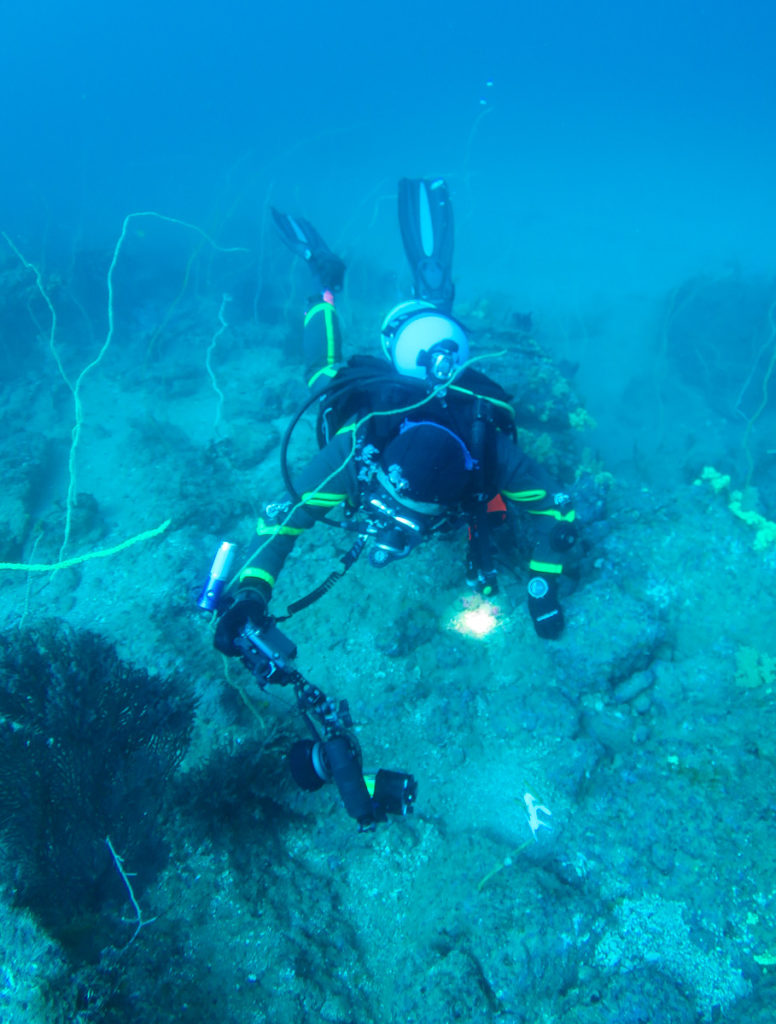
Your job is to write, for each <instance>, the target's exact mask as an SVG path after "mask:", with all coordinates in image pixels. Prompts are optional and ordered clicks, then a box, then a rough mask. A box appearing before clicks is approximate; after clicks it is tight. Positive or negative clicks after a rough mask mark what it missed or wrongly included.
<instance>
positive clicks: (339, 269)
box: [272, 207, 345, 388]
mask: <svg viewBox="0 0 776 1024" xmlns="http://www.w3.org/2000/svg"><path fill="white" fill-rule="evenodd" d="M272 216H273V218H274V221H275V225H276V227H277V229H278V232H279V233H280V237H281V239H282V240H283V242H285V244H286V245H287V246H288V248H289V249H290V250H291V252H293V253H294V255H295V256H299V257H301V258H302V259H303V260H304V261H305V262H306V263H307V265H308V266H309V268H310V270H311V271H312V274H313V278H314V281H315V287H316V291H317V292H318V294H317V295H316V296H315V297H314V298H312V299H311V300H310V303H309V306H308V309H307V312H306V313H305V317H304V365H305V379H306V380H307V384H308V387H311V388H313V387H315V388H317V387H321V386H323V385H325V384H326V383H327V381H328V379H329V378H330V377H333V376H334V375H335V374H336V372H337V370H338V369H339V367H340V366H341V365H342V334H341V331H340V324H339V317H338V315H337V311H336V309H335V308H334V292H337V291H340V289H341V288H342V282H343V279H344V277H345V263H344V262H343V260H341V259H340V258H339V256H336V255H335V254H334V253H333V252H332V251H331V249H330V248H329V247H328V245H326V243H325V242H324V240H323V238H322V237H321V235H320V234H319V233H318V232H317V231H316V229H315V228H314V227H313V225H312V224H311V223H310V222H309V221H308V220H304V219H303V218H302V217H291V216H289V215H288V214H287V213H281V212H280V210H276V209H275V208H274V207H273V208H272Z"/></svg>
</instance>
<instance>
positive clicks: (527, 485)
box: [496, 434, 576, 575]
mask: <svg viewBox="0 0 776 1024" xmlns="http://www.w3.org/2000/svg"><path fill="white" fill-rule="evenodd" d="M496 456H497V457H496V464H497V471H496V486H497V487H498V488H499V491H500V492H501V494H502V496H503V497H504V498H505V499H506V500H507V501H509V502H511V503H512V504H514V505H515V506H516V507H517V508H518V509H519V510H520V512H522V513H526V514H527V515H530V516H533V517H535V519H536V525H537V526H538V528H539V538H538V540H537V542H536V545H535V547H534V551H533V555H532V558H531V561H530V563H529V568H530V570H531V572H535V573H543V574H550V575H559V574H560V573H562V572H563V559H562V557H561V556H562V553H563V552H564V551H566V550H568V548H569V547H570V546H571V544H570V543H569V536H572V535H573V534H574V531H575V526H574V525H573V524H574V521H575V517H576V514H575V512H574V509H573V507H572V505H571V501H570V499H569V496H568V495H567V494H565V493H564V492H563V491H562V489H561V488H560V487H559V486H558V484H557V482H556V481H555V480H554V479H553V478H552V476H551V475H550V474H549V473H548V472H547V470H546V469H544V467H543V466H541V465H540V464H539V463H538V462H536V460H535V459H532V458H531V457H530V456H528V455H526V454H525V452H523V451H521V450H520V448H518V446H517V445H516V444H515V443H514V442H513V441H512V440H511V438H509V437H507V436H506V435H505V434H498V435H497V451H496ZM572 543H573V540H572Z"/></svg>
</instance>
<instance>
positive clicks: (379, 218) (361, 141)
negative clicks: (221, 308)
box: [0, 0, 776, 310]
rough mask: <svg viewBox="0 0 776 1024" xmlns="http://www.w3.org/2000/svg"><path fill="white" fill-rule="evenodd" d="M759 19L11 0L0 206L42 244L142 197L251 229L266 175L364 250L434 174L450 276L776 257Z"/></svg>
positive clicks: (504, 281) (254, 242)
mask: <svg viewBox="0 0 776 1024" xmlns="http://www.w3.org/2000/svg"><path fill="white" fill-rule="evenodd" d="M774 38H776V6H775V5H773V4H772V3H767V2H756V3H751V2H750V3H747V2H743V3H739V4H736V5H733V4H732V3H722V2H720V0H717V2H713V3H698V2H697V0H696V2H688V0H678V2H677V0H654V2H651V3H622V2H619V0H618V2H611V0H606V2H598V3H589V2H588V3H586V2H584V0H575V2H569V0H562V2H560V0H542V2H532V3H526V2H521V0H513V2H487V0H484V2H481V3H476V4H475V3H462V2H460V0H458V2H456V0H450V2H447V3H437V2H425V3H424V2H423V0H419V2H408V0H398V2H393V3H390V4H387V3H381V2H376V3H364V2H355V0H331V2H330V3H328V4H321V3H319V2H311V0H301V2H300V0H297V2H294V3H278V4H277V5H269V4H266V3H247V2H239V0H222V2H219V3H217V4H206V3H202V2H201V0H200V2H196V0H195V2H189V3H185V4H184V3H180V2H178V3H175V2H170V0H158V2H149V0H139V2H136V3H132V4H126V3H103V2H100V3H96V2H94V0H82V2H80V3H79V4H77V5H74V4H63V3H51V2H48V3H45V2H41V0H26V2H25V3H24V4H22V3H14V4H13V5H11V4H8V3H7V2H6V3H5V4H3V8H2V32H1V33H0V75H2V96H3V103H2V111H1V112H0V118H1V119H2V138H3V160H2V168H1V169H0V175H1V180H2V188H1V189H0V196H1V197H2V199H1V200H0V227H2V228H3V229H5V230H6V231H8V232H9V234H10V235H11V236H12V237H13V238H14V239H15V240H16V241H17V244H19V245H20V246H21V247H22V248H23V250H24V251H25V253H26V255H27V256H28V257H29V258H30V259H33V260H34V259H42V260H44V261H47V266H48V268H49V269H53V266H52V264H53V263H55V262H56V258H57V256H56V254H57V253H58V252H67V249H68V247H69V246H70V247H72V246H76V247H78V246H88V245H91V244H93V243H95V242H96V243H99V244H104V245H108V246H110V245H112V243H113V242H114V241H115V238H116V236H117V234H118V231H119V228H120V225H121V220H122V218H123V217H124V216H125V215H126V214H127V213H129V212H131V211H133V210H140V209H154V210H158V211H160V212H163V213H166V214H169V215H171V216H174V217H181V218H184V219H186V220H189V221H195V222H197V223H199V224H201V225H202V226H203V227H205V228H207V229H208V230H211V231H213V232H214V234H216V235H217V236H218V237H219V239H220V240H222V241H224V242H225V243H228V244H239V245H245V246H248V247H255V248H256V249H257V250H258V248H259V234H260V226H261V218H262V209H263V207H264V206H265V204H266V200H267V198H270V199H271V200H272V201H273V202H274V203H276V204H278V205H280V206H281V207H289V208H291V209H294V210H298V211H300V212H303V213H305V214H306V215H307V216H308V217H309V218H310V219H312V220H314V221H315V222H316V223H317V224H318V225H319V226H320V228H321V230H322V231H323V233H324V234H325V235H327V237H329V238H330V239H331V241H332V243H333V244H337V245H339V246H340V247H342V248H343V251H344V252H345V254H346V255H347V256H348V258H349V260H350V261H351V263H352V262H353V261H354V260H355V259H356V258H357V257H359V256H360V257H362V258H363V259H364V260H372V261H373V262H374V264H375V266H376V267H380V266H381V265H382V266H386V265H388V264H391V263H392V262H395V261H398V260H399V259H400V250H399V248H398V233H397V232H396V228H395V215H394V204H393V201H392V198H391V197H392V196H393V195H394V190H395V181H396V179H397V178H398V177H399V176H401V175H409V176H419V175H436V174H444V175H447V176H448V177H449V179H450V181H451V184H452V186H453V189H454V194H455V204H456V214H457V217H458V226H459V233H458V250H457V259H456V271H457V273H456V276H457V278H458V283H459V294H460V295H461V296H462V298H464V299H466V298H475V297H476V295H477V293H478V291H479V290H480V289H483V288H485V287H493V288H495V289H501V290H506V291H508V292H509V294H510V296H511V297H512V299H513V301H514V303H515V306H516V307H517V308H523V309H542V308H547V309H548V308H556V309H561V310H564V309H567V310H574V309H575V308H579V309H583V310H590V309H593V308H595V307H596V305H601V306H607V305H616V304H617V303H618V302H620V301H622V300H625V301H629V298H630V297H631V296H636V297H638V296H643V295H645V294H647V295H652V294H659V293H660V292H661V290H662V289H666V288H670V287H673V286H674V285H675V284H677V283H678V282H679V281H681V279H682V278H683V277H684V276H685V275H686V274H688V273H695V272H698V271H705V270H709V271H711V272H716V271H718V270H723V269H725V268H726V267H729V266H730V265H731V264H740V265H742V266H743V267H744V268H745V269H753V270H759V269H763V270H766V271H770V270H771V269H772V267H773V265H774V254H775V251H776V250H775V247H774V238H776V232H775V231H774V228H776V203H775V202H774V189H773V181H774V167H775V164H776V161H775V160H774V157H775V156H776V133H775V132H774V116H773V112H774V101H775V100H776V87H775V85H774V72H773V64H774ZM487 82H492V83H493V84H492V85H491V86H488V85H487V84H486V83H487ZM483 100H485V101H486V105H483V104H482V102H481V101H483ZM388 298H389V299H390V298H392V296H388Z"/></svg>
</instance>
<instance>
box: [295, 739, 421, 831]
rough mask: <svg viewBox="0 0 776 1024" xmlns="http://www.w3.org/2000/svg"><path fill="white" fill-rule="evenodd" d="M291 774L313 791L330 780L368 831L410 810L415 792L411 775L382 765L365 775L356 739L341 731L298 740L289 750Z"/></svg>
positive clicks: (360, 825) (362, 828) (301, 786)
mask: <svg viewBox="0 0 776 1024" xmlns="http://www.w3.org/2000/svg"><path fill="white" fill-rule="evenodd" d="M288 766H289V769H290V771H291V777H292V778H293V780H294V782H295V783H296V784H297V786H299V788H300V789H304V790H305V791H306V792H308V793H314V792H315V791H316V790H318V789H320V788H321V786H323V785H324V784H325V783H326V782H333V783H334V784H335V785H336V787H337V789H338V791H339V794H340V797H341V798H342V802H343V804H344V805H345V810H346V811H347V812H348V814H349V815H350V816H351V818H355V819H356V821H357V822H358V824H359V827H360V829H361V830H362V831H370V830H371V829H373V828H374V827H375V825H376V824H377V823H378V822H381V821H386V820H387V816H388V815H389V814H392V815H397V816H405V815H407V814H412V812H413V809H414V805H415V800H416V797H417V793H418V784H417V782H416V780H415V778H414V776H412V775H409V774H407V773H405V772H395V771H390V770H388V769H386V768H381V769H380V770H379V771H378V772H377V774H376V775H374V776H371V775H370V776H364V775H363V774H362V771H361V756H360V751H359V749H358V747H357V746H356V745H355V741H353V740H352V739H350V738H348V737H347V736H345V735H344V734H340V735H338V736H335V737H333V738H332V739H331V740H311V739H306V740H298V741H297V742H296V743H294V745H293V746H292V747H291V750H290V751H289V754H288Z"/></svg>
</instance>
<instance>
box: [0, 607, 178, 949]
mask: <svg viewBox="0 0 776 1024" xmlns="http://www.w3.org/2000/svg"><path fill="white" fill-rule="evenodd" d="M193 713H194V700H193V698H192V697H191V696H190V695H189V694H187V693H185V692H184V691H183V690H182V688H181V685H180V683H179V682H178V681H177V680H175V679H161V678H159V677H157V676H153V675H149V674H148V673H147V672H146V671H144V670H141V669H138V668H134V667H133V666H131V665H128V664H126V663H125V662H122V661H121V660H120V659H119V657H118V655H117V653H116V649H115V647H114V646H113V645H111V644H109V643H107V642H106V641H105V640H103V639H102V638H101V637H99V636H97V635H96V634H94V633H91V632H87V631H82V632H77V631H73V630H70V629H68V628H65V627H64V626H61V625H51V626H48V627H45V628H43V629H38V630H33V631H27V632H22V633H19V632H9V633H6V634H5V635H3V636H0V836H2V839H3V842H4V847H5V856H6V861H7V865H8V866H9V867H12V868H13V870H14V871H15V894H16V900H17V902H18V903H20V904H23V905H25V906H27V907H29V908H30V909H31V910H32V911H33V912H34V913H35V914H36V915H37V917H38V918H39V920H40V921H41V923H42V924H43V925H44V927H46V928H48V929H49V931H51V932H52V933H53V934H55V935H57V936H58V937H59V938H60V939H61V940H63V941H65V942H66V943H69V944H70V945H71V947H73V948H74V949H75V950H76V951H77V952H79V953H81V954H87V955H89V954H91V953H96V952H98V951H99V945H100V944H108V942H110V941H112V942H113V943H115V944H116V945H119V944H120V943H121V940H122V935H121V934H118V935H117V934H115V917H114V913H115V911H116V908H117V907H118V906H119V905H121V906H123V907H126V898H127V892H126V889H125V887H124V882H123V881H122V879H121V876H120V875H119V872H118V869H117V865H116V863H115V861H114V859H113V856H112V854H111V851H110V849H109V847H108V844H107V842H106V840H107V838H108V837H110V840H111V843H112V844H113V848H114V849H115V850H116V852H117V853H118V855H119V856H120V857H121V858H122V859H123V861H124V864H125V865H126V868H127V870H128V871H131V872H132V873H133V878H132V885H133V888H134V891H135V894H136V895H139V894H140V893H141V892H142V889H143V887H144V885H147V884H148V882H149V881H150V880H151V879H152V878H153V877H154V875H155V874H156V872H158V870H159V868H160V867H161V866H162V864H163V862H164V855H165V849H164V844H163V842H162V839H161V835H160V827H161V821H160V819H161V813H162V810H163V807H164V802H165V797H166V795H167V789H168V787H167V783H168V781H169V779H170V777H171V776H172V774H173V773H174V772H175V770H176V768H177V767H178V765H179V764H180V762H181V760H182V758H183V756H184V754H185V752H186V749H187V746H188V743H189V738H190V735H191V728H192V721H193ZM108 910H110V914H107V913H106V911H108ZM108 919H110V922H111V927H112V928H113V934H112V935H111V934H110V933H109V930H108V925H107V921H108ZM87 936H88V937H89V938H88V939H87ZM87 949H88V952H87Z"/></svg>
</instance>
